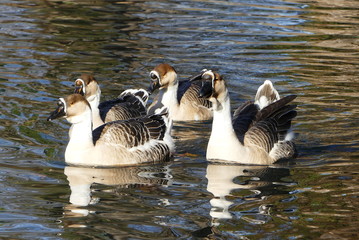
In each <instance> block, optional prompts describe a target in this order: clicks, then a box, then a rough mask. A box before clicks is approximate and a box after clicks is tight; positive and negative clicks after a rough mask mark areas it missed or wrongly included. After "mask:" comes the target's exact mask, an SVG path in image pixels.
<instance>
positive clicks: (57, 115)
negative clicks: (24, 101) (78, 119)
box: [47, 101, 66, 121]
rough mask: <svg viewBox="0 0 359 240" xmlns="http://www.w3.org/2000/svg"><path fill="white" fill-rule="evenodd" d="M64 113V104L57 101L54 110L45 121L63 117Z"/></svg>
mask: <svg viewBox="0 0 359 240" xmlns="http://www.w3.org/2000/svg"><path fill="white" fill-rule="evenodd" d="M65 115H66V113H65V107H64V104H63V103H62V102H61V101H60V102H59V103H58V106H57V108H56V110H55V111H53V112H52V113H51V114H50V116H49V117H48V118H47V121H52V120H54V119H57V118H62V117H65Z"/></svg>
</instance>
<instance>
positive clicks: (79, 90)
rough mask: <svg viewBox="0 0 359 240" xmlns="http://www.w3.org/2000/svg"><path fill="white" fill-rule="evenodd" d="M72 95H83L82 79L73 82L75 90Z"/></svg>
mask: <svg viewBox="0 0 359 240" xmlns="http://www.w3.org/2000/svg"><path fill="white" fill-rule="evenodd" d="M74 93H78V94H81V95H82V96H84V95H85V83H84V81H83V80H82V79H77V80H76V81H75V90H74Z"/></svg>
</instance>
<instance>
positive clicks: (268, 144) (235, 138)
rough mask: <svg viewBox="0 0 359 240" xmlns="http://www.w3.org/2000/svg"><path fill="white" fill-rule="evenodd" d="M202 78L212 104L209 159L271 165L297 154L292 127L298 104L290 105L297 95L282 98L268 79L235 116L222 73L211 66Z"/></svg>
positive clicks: (205, 94)
mask: <svg viewBox="0 0 359 240" xmlns="http://www.w3.org/2000/svg"><path fill="white" fill-rule="evenodd" d="M201 79H202V89H201V92H200V93H201V95H202V96H204V97H207V98H208V99H209V100H210V101H211V102H212V104H213V124H212V132H211V135H210V139H209V142H208V146H207V154H206V157H207V159H209V160H224V161H233V162H238V163H242V164H260V165H269V164H273V163H274V162H276V161H278V160H280V159H290V158H293V157H295V156H296V149H295V146H294V143H293V142H292V141H291V137H292V134H291V131H290V127H291V120H292V119H293V118H294V117H295V116H296V111H295V110H294V109H295V107H296V106H295V105H289V103H290V102H291V101H292V100H294V99H295V97H296V96H295V95H290V96H286V97H284V98H281V99H280V98H279V94H278V92H277V91H276V90H275V89H274V87H273V85H272V83H271V82H270V81H269V80H267V81H266V82H265V83H264V84H263V85H262V86H261V87H260V88H259V89H258V91H257V95H256V98H255V102H252V101H248V102H246V103H244V104H243V105H242V106H240V107H239V108H238V109H237V110H236V111H235V113H234V116H233V117H232V115H231V106H230V98H229V93H228V89H227V87H226V84H225V82H224V80H223V79H222V78H221V76H220V75H219V74H218V73H216V72H212V71H210V70H209V71H206V72H204V73H203V74H202V76H201Z"/></svg>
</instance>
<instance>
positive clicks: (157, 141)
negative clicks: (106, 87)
mask: <svg viewBox="0 0 359 240" xmlns="http://www.w3.org/2000/svg"><path fill="white" fill-rule="evenodd" d="M57 118H66V120H67V121H68V122H70V123H71V124H72V126H71V129H70V132H69V135H70V139H69V142H68V144H67V147H66V152H65V161H66V162H67V163H69V164H76V165H87V166H120V165H134V164H142V163H158V162H164V161H167V160H168V159H169V158H170V156H171V155H172V153H173V151H174V143H173V140H172V138H171V136H170V130H171V124H170V123H169V121H168V119H167V117H166V116H165V115H164V114H158V115H151V116H147V117H142V118H134V119H129V120H121V121H114V122H109V123H105V124H103V125H102V126H100V127H98V128H96V129H95V130H92V112H91V107H90V104H89V102H88V101H87V100H86V99H85V97H83V96H82V95H80V94H72V95H70V96H68V97H66V98H60V100H59V101H58V107H57V109H56V110H55V111H54V112H52V113H51V115H50V116H49V117H48V120H53V119H57Z"/></svg>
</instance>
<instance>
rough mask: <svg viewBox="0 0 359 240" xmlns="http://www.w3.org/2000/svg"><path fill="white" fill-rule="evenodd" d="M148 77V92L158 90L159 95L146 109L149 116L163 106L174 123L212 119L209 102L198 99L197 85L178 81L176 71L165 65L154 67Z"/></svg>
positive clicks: (187, 81) (198, 86)
mask: <svg viewBox="0 0 359 240" xmlns="http://www.w3.org/2000/svg"><path fill="white" fill-rule="evenodd" d="M150 77H151V85H150V88H149V92H150V93H152V92H153V91H154V90H156V89H159V93H158V95H157V97H156V99H155V100H154V101H153V103H152V104H151V106H150V107H149V108H148V113H149V114H151V113H153V112H154V111H155V110H156V109H158V108H161V107H162V106H165V107H167V108H168V111H169V117H170V118H171V119H172V120H174V121H191V120H208V119H212V115H213V113H212V109H211V105H212V104H211V102H210V101H208V100H207V99H204V98H199V97H198V93H199V90H200V85H199V84H197V83H194V82H191V81H189V80H184V81H178V79H177V73H176V70H175V69H174V68H173V67H172V66H170V65H169V64H166V63H162V64H159V65H158V66H156V67H155V69H153V70H152V71H151V73H150Z"/></svg>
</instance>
